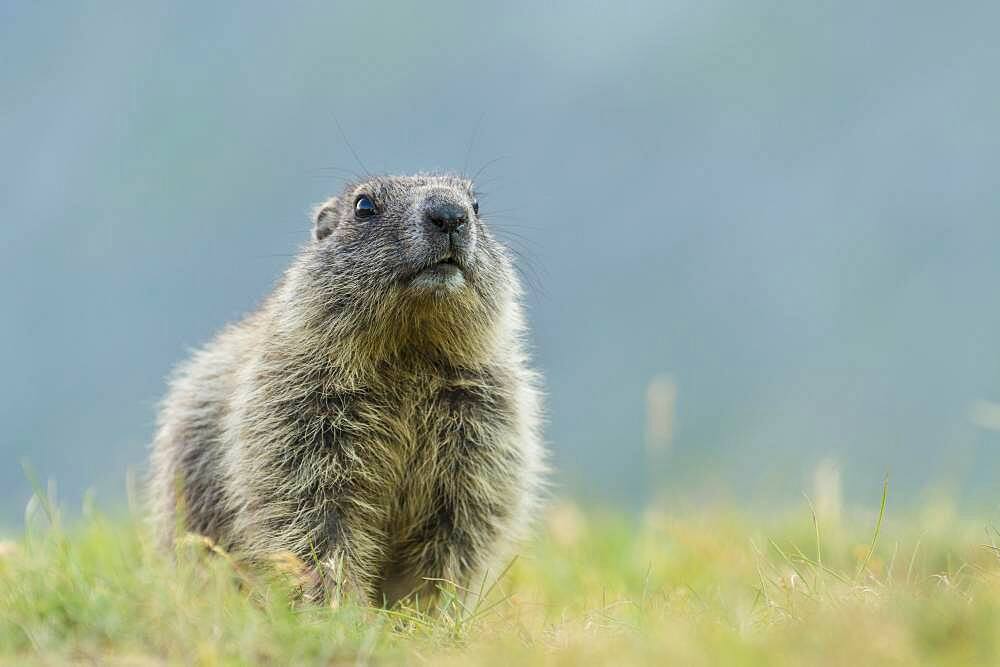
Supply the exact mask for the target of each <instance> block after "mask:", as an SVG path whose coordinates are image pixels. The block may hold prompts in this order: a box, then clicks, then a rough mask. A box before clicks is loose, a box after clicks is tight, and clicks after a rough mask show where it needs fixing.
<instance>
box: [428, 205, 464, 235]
mask: <svg viewBox="0 0 1000 667" xmlns="http://www.w3.org/2000/svg"><path fill="white" fill-rule="evenodd" d="M424 218H425V219H426V220H427V221H428V222H429V223H431V224H432V225H433V226H434V227H436V228H437V229H440V230H441V231H442V232H445V233H450V232H453V231H455V230H457V229H460V228H461V227H462V226H463V225H465V223H467V222H468V221H469V216H468V214H467V213H466V212H465V208H464V207H462V206H459V205H458V204H456V203H455V202H450V201H434V202H430V203H429V204H428V206H427V208H426V209H424Z"/></svg>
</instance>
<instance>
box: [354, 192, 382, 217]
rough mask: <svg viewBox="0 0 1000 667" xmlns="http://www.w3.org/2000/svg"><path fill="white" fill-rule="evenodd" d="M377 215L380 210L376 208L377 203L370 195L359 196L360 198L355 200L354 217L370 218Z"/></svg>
mask: <svg viewBox="0 0 1000 667" xmlns="http://www.w3.org/2000/svg"><path fill="white" fill-rule="evenodd" d="M376 213H378V210H377V209H376V208H375V202H373V201H372V199H371V197H369V196H368V195H358V198H357V199H356V200H354V217H356V218H360V219H364V218H370V217H372V216H373V215H375V214H376Z"/></svg>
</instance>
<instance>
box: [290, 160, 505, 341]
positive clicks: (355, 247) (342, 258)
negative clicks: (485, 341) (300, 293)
mask: <svg viewBox="0 0 1000 667" xmlns="http://www.w3.org/2000/svg"><path fill="white" fill-rule="evenodd" d="M312 236H313V238H312V242H311V244H310V245H309V246H307V248H306V251H305V253H304V255H305V259H306V261H307V263H308V267H309V271H308V273H309V274H310V275H311V276H312V278H313V279H314V280H315V281H318V283H319V287H320V288H321V290H320V292H321V293H322V294H323V296H322V297H321V298H323V299H324V300H325V301H326V304H327V306H328V307H330V309H331V310H333V311H335V312H338V313H340V316H344V315H348V314H352V313H353V314H354V315H356V317H355V318H354V319H355V321H356V324H358V325H361V326H369V327H376V328H377V329H378V330H379V331H384V332H387V333H389V332H391V331H392V330H393V329H398V327H396V326H394V325H396V324H398V325H408V326H409V328H410V329H413V328H417V329H422V330H424V331H426V334H427V336H428V337H431V338H438V339H440V338H441V337H442V336H453V337H465V338H468V339H469V342H472V341H473V340H475V339H478V338H481V337H482V336H480V335H478V334H479V333H483V332H485V331H486V330H489V329H496V328H497V322H496V320H497V319H499V318H501V317H502V315H503V312H504V310H505V308H506V306H508V305H509V304H510V303H512V300H513V299H514V298H515V297H516V295H517V294H518V292H519V287H518V282H517V278H516V275H515V273H514V271H513V268H512V264H511V261H510V259H509V257H508V254H507V252H506V250H505V248H504V247H503V246H502V245H501V244H500V243H499V242H498V241H497V240H496V239H495V238H494V237H493V236H492V235H491V234H490V231H489V229H488V227H487V225H486V223H485V221H484V220H483V218H482V217H481V216H480V211H479V202H478V201H477V199H476V194H475V191H474V189H473V186H472V183H471V182H470V181H469V180H467V179H464V178H459V177H456V176H448V175H416V176H379V177H371V178H368V179H365V180H362V181H358V182H355V183H351V184H349V185H348V186H347V187H345V188H344V190H343V191H342V192H341V194H339V195H337V196H336V197H333V198H331V199H330V200H328V201H327V202H325V203H323V204H321V205H320V206H317V207H316V209H315V211H314V214H313V234H312ZM438 342H442V341H438ZM458 342H459V341H457V340H456V341H452V342H451V343H458ZM451 343H449V346H451Z"/></svg>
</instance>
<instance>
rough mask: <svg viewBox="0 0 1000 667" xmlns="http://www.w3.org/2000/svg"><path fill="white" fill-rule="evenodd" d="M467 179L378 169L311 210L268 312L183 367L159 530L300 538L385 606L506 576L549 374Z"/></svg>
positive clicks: (242, 547) (287, 541)
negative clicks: (533, 358)
mask: <svg viewBox="0 0 1000 667" xmlns="http://www.w3.org/2000/svg"><path fill="white" fill-rule="evenodd" d="M520 296H521V289H520V286H519V283H518V280H517V277H516V275H515V272H514V270H513V267H512V263H511V260H510V258H509V256H508V252H507V251H506V250H505V248H504V246H503V245H502V244H501V243H499V242H498V241H497V240H496V239H495V238H494V236H493V235H492V234H491V233H490V230H489V228H488V226H487V224H486V223H485V221H484V220H483V218H481V217H480V215H479V204H478V202H477V201H476V198H475V194H474V192H473V189H472V184H471V183H470V182H469V181H468V180H466V179H463V178H459V177H455V176H441V175H418V176H404V177H400V176H388V177H373V178H369V179H367V180H364V181H362V182H358V183H354V184H351V185H350V186H349V187H347V188H345V190H344V191H343V192H342V194H341V195H340V196H337V197H334V198H332V199H330V200H329V201H327V202H326V203H325V204H323V205H321V206H319V207H317V209H316V211H315V213H314V226H313V233H312V239H311V240H310V241H309V242H308V243H307V244H306V245H305V246H304V247H303V248H302V250H301V252H300V253H299V254H298V255H297V257H296V258H295V260H294V261H293V263H292V265H291V267H290V268H289V269H288V270H287V271H286V273H285V275H284V276H283V278H282V279H281V281H280V282H279V283H278V285H277V286H276V288H275V289H274V291H273V292H272V293H271V294H270V295H269V296H268V297H267V299H266V300H265V301H264V302H263V304H262V305H261V306H260V308H259V309H258V310H256V311H255V312H253V313H251V314H250V315H248V316H247V317H245V318H244V319H243V320H242V321H240V322H238V323H236V324H233V325H230V326H229V327H227V328H226V329H224V330H223V331H222V332H221V333H219V334H218V336H217V337H216V338H215V339H214V340H213V341H212V342H211V343H209V344H208V345H207V346H206V347H204V348H203V349H201V350H200V351H198V352H197V353H195V354H194V355H193V356H192V358H191V359H190V360H188V361H187V362H185V363H184V364H183V365H181V366H180V367H179V368H178V369H177V371H176V372H175V374H174V376H173V378H172V380H171V382H170V387H169V392H168V394H167V397H166V399H165V401H164V403H163V405H162V409H161V412H160V415H159V421H158V430H157V433H156V437H155V439H154V442H153V446H152V478H151V484H150V487H151V495H152V503H153V510H154V517H155V522H156V525H157V531H158V532H159V534H160V537H161V539H163V541H164V542H165V543H167V544H169V543H170V542H171V541H172V540H173V538H174V537H175V535H176V534H177V530H178V527H180V528H182V529H183V530H187V531H192V532H195V533H199V534H202V535H205V536H208V537H210V538H212V539H213V540H215V541H216V542H218V543H219V544H220V545H222V546H223V547H225V548H227V549H230V550H232V551H234V552H236V553H239V554H242V555H244V556H245V557H247V558H249V559H251V560H254V559H263V558H266V557H268V556H269V555H272V554H276V553H279V552H291V553H293V554H295V555H296V556H298V557H299V558H300V559H302V560H303V561H304V562H307V563H310V564H314V565H315V568H316V569H315V570H314V574H315V577H314V580H315V581H318V582H321V583H319V584H317V591H316V592H317V593H325V594H327V595H330V594H332V593H334V592H335V591H336V590H341V591H344V592H346V593H347V594H349V595H355V596H358V597H360V598H362V599H367V600H368V601H370V602H372V603H375V604H393V603H395V602H396V601H398V600H400V599H402V598H404V597H406V596H408V595H410V594H413V593H416V594H419V595H420V596H421V597H422V598H425V599H426V598H427V597H433V595H434V590H435V587H436V585H437V582H435V581H433V580H436V579H444V580H448V581H451V582H455V583H456V584H458V585H460V586H464V585H469V584H473V585H475V583H474V582H476V581H477V578H478V577H481V576H483V575H484V574H485V573H486V572H487V571H491V572H493V573H496V571H497V567H499V566H502V560H503V559H505V558H508V557H509V556H510V547H511V545H512V544H514V543H515V542H516V540H517V539H518V538H520V537H523V536H524V533H525V529H526V527H527V526H528V524H529V521H530V519H531V517H532V514H533V513H534V511H535V509H536V506H537V504H538V500H539V495H540V486H541V482H542V477H543V469H544V464H543V459H544V456H543V449H542V446H541V443H540V437H539V412H540V393H539V389H538V378H537V375H536V374H535V372H534V371H532V370H531V369H530V367H529V361H528V357H527V354H526V351H525V343H524V340H523V337H524V332H525V324H524V318H523V315H522V312H521V307H520V305H519V299H520Z"/></svg>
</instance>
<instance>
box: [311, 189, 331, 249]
mask: <svg viewBox="0 0 1000 667" xmlns="http://www.w3.org/2000/svg"><path fill="white" fill-rule="evenodd" d="M336 212H337V198H336V197H331V198H330V199H328V200H326V201H325V202H323V203H322V204H319V205H318V206H316V207H315V208H313V214H312V218H313V239H315V240H316V241H322V240H323V239H325V238H326V237H327V236H329V235H330V233H331V232H332V231H333V229H334V227H336V226H337V217H336Z"/></svg>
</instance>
